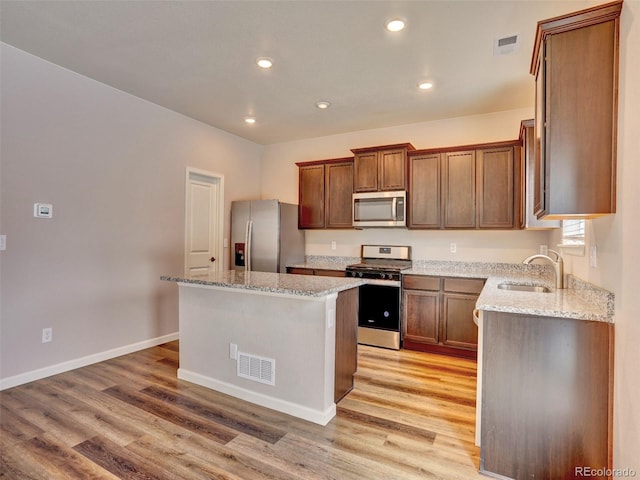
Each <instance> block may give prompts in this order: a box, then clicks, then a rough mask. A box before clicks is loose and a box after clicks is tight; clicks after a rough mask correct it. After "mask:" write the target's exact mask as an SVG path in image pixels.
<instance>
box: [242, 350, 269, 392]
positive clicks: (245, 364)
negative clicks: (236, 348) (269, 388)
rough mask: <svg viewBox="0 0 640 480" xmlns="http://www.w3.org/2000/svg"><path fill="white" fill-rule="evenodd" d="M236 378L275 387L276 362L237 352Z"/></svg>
mask: <svg viewBox="0 0 640 480" xmlns="http://www.w3.org/2000/svg"><path fill="white" fill-rule="evenodd" d="M238 376H239V377H242V378H247V379H249V380H253V381H254V382H260V383H266V384H267V385H275V383H276V361H275V360H274V359H273V358H265V357H258V356H257V355H250V354H248V353H242V352H238Z"/></svg>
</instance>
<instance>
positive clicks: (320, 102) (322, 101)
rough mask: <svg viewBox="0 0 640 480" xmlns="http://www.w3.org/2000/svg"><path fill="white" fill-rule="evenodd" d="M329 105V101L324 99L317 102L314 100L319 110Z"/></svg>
mask: <svg viewBox="0 0 640 480" xmlns="http://www.w3.org/2000/svg"><path fill="white" fill-rule="evenodd" d="M330 106H331V102H327V101H326V100H320V101H319V102H316V107H318V108H319V109H320V110H324V109H326V108H329V107H330Z"/></svg>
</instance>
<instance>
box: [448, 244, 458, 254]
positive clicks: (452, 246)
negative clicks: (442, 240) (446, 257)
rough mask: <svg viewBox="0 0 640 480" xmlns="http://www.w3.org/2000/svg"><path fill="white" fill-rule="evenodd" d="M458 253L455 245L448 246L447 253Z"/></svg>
mask: <svg viewBox="0 0 640 480" xmlns="http://www.w3.org/2000/svg"><path fill="white" fill-rule="evenodd" d="M457 251H458V246H457V245H456V244H455V243H450V244H449V252H451V253H456V252H457Z"/></svg>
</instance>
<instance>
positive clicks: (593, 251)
mask: <svg viewBox="0 0 640 480" xmlns="http://www.w3.org/2000/svg"><path fill="white" fill-rule="evenodd" d="M589 266H590V267H591V268H598V247H597V246H596V245H591V246H590V247H589Z"/></svg>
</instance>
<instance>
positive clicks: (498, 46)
mask: <svg viewBox="0 0 640 480" xmlns="http://www.w3.org/2000/svg"><path fill="white" fill-rule="evenodd" d="M518 37H519V35H517V34H514V35H508V36H506V37H502V38H497V39H496V40H495V42H494V43H493V55H494V56H498V55H509V54H510V53H513V52H515V51H516V50H517V49H518Z"/></svg>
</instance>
